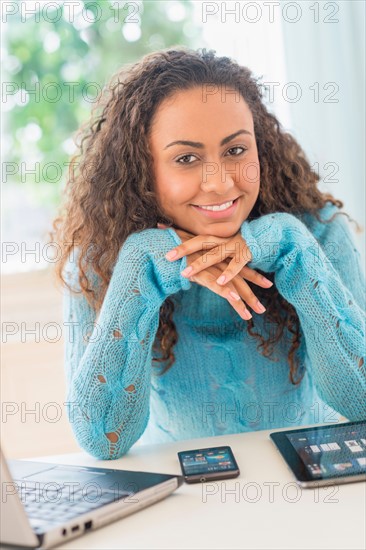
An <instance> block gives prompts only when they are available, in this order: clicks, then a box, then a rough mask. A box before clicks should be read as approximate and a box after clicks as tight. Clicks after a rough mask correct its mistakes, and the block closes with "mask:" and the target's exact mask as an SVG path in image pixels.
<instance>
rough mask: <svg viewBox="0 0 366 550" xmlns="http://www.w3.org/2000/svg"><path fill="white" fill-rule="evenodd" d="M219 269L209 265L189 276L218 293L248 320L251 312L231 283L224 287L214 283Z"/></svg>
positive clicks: (191, 279)
mask: <svg viewBox="0 0 366 550" xmlns="http://www.w3.org/2000/svg"><path fill="white" fill-rule="evenodd" d="M219 273H220V271H219V270H218V269H216V268H215V267H211V268H210V269H209V270H206V271H201V272H200V273H197V274H196V275H194V276H193V277H190V279H189V280H190V281H193V282H195V283H198V284H200V285H201V286H204V287H206V288H208V289H209V290H211V291H212V292H214V293H215V294H218V295H219V296H221V297H222V298H225V299H226V300H228V302H229V303H230V305H231V306H232V307H233V308H234V309H235V311H236V312H237V313H238V314H239V315H240V317H242V318H243V319H245V320H246V321H248V320H249V319H251V318H252V315H251V313H250V312H249V311H248V309H247V307H246V305H245V304H244V302H243V301H242V300H241V299H240V296H239V295H238V294H237V292H236V289H235V287H234V285H233V284H232V283H228V284H227V285H226V286H225V287H222V286H220V285H218V284H217V283H216V278H217V276H218V275H219ZM230 292H234V293H235V294H236V295H237V296H238V298H239V299H237V298H235V297H233V296H232V295H231V294H230Z"/></svg>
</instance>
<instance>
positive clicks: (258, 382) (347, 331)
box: [64, 203, 366, 459]
mask: <svg viewBox="0 0 366 550" xmlns="http://www.w3.org/2000/svg"><path fill="white" fill-rule="evenodd" d="M337 211H338V209H337V207H336V206H334V205H332V204H331V203H329V204H327V205H326V206H325V207H324V208H323V209H322V211H321V212H320V213H321V216H322V218H323V219H329V218H330V217H331V216H332V214H333V213H334V212H337ZM241 234H242V236H243V238H244V239H245V241H246V242H247V244H248V246H249V249H250V250H251V252H252V255H253V258H252V261H251V262H250V263H249V264H248V265H249V266H250V267H252V268H253V269H260V270H262V271H264V272H266V273H274V280H275V284H276V286H277V288H278V290H279V292H280V294H281V295H282V296H283V297H284V298H285V299H286V300H287V301H288V302H289V303H291V304H292V305H293V306H294V308H295V309H296V312H297V314H298V316H299V319H300V325H301V345H300V347H299V348H298V350H297V352H296V356H297V358H298V360H299V365H300V372H303V373H304V378H303V379H302V381H301V383H300V385H298V386H294V385H293V384H291V382H290V380H289V376H288V374H289V364H288V361H287V355H288V351H289V349H290V347H291V336H292V335H291V334H290V333H289V332H288V331H287V329H285V331H284V335H283V339H282V340H281V342H280V343H279V344H278V345H277V346H276V347H275V351H274V354H273V357H272V360H271V359H269V358H266V357H263V355H262V354H261V353H260V351H258V349H257V346H258V344H259V341H258V340H257V339H254V338H253V337H252V336H250V335H249V334H248V333H247V329H246V323H247V322H246V321H245V320H243V319H241V317H240V316H239V315H238V314H237V313H236V311H235V310H234V309H233V308H232V306H231V305H230V304H229V303H228V301H227V300H226V299H224V298H222V297H221V296H219V295H217V294H215V293H214V292H212V291H211V290H209V289H207V288H205V287H202V286H200V285H199V284H197V283H193V282H190V281H189V280H188V279H186V278H184V277H182V276H181V275H180V272H181V271H182V270H183V269H184V268H185V267H186V265H187V260H186V257H183V258H182V259H179V260H176V261H173V262H169V261H168V260H166V259H165V254H166V252H168V250H171V249H172V248H174V247H175V246H176V245H177V244H180V243H181V240H180V238H179V236H178V235H177V233H176V232H175V231H174V230H173V229H171V228H170V229H165V230H162V229H146V230H144V231H140V232H136V233H133V234H131V235H129V237H128V238H127V239H126V241H125V243H124V244H123V246H122V247H121V250H120V252H119V255H118V257H117V260H116V263H115V266H114V269H113V273H112V277H111V280H110V283H109V286H108V289H107V292H106V295H105V298H104V301H103V304H102V307H101V309H100V312H99V314H98V316H97V317H96V316H95V313H94V312H93V310H92V308H91V307H90V306H89V305H88V303H87V301H86V299H85V298H84V296H83V295H82V294H81V293H80V292H79V293H75V292H69V291H68V290H65V291H64V324H65V326H67V327H68V328H69V331H68V337H67V338H65V369H66V378H67V387H68V391H67V403H68V405H67V410H68V416H69V420H70V422H71V425H72V428H73V431H74V433H75V436H76V438H77V440H78V442H79V444H80V445H81V447H82V448H83V449H85V450H86V451H87V452H89V453H90V454H92V455H93V456H95V457H97V458H100V459H114V458H118V457H120V456H122V455H123V454H125V453H126V452H127V451H128V450H129V449H130V448H131V446H132V445H133V444H134V443H135V442H136V441H137V440H140V441H141V442H142V443H159V442H167V441H175V440H182V439H191V438H196V437H206V436H214V435H223V434H230V433H239V432H247V431H252V430H262V429H271V428H272V429H275V428H281V427H285V426H290V427H295V426H299V425H304V424H314V423H324V422H325V423H332V422H337V421H338V420H339V418H340V416H341V415H343V416H345V417H346V418H347V419H349V420H359V419H364V418H366V369H365V367H366V365H365V302H366V298H365V286H366V285H365V275H364V272H363V270H362V268H361V262H360V253H359V252H358V250H357V248H356V246H355V243H354V240H353V238H352V235H351V232H350V227H349V222H348V220H347V218H346V217H345V216H343V215H337V216H336V217H335V218H334V220H333V221H332V222H331V223H330V224H322V223H319V222H318V221H317V220H316V218H315V217H314V216H311V215H310V214H303V215H301V216H297V217H296V216H294V215H292V214H288V213H282V212H277V213H274V214H267V215H264V216H262V217H261V218H259V219H257V220H253V221H250V222H248V221H245V222H244V223H243V224H242V226H241ZM76 257H77V252H76V253H75V254H74V258H72V257H71V256H70V258H69V260H68V263H67V264H66V267H65V271H64V274H65V277H66V278H67V280H68V281H69V282H70V283H71V285H72V286H73V288H75V289H76V290H78V289H79V290H80V287H79V282H78V281H79V279H78V267H77V262H76ZM93 281H94V283H93V284H96V285H97V284H98V280H97V278H95V277H94V279H93ZM167 297H170V298H171V299H172V300H173V302H174V304H175V311H174V315H173V320H174V322H175V325H176V329H177V333H178V342H177V343H176V345H175V346H174V353H175V357H176V360H175V363H174V364H173V366H172V367H171V368H170V369H169V370H168V371H167V372H166V373H165V374H164V375H162V376H157V372H158V370H159V368H158V367H156V366H155V365H154V364H153V358H154V353H155V352H153V350H152V347H153V343H154V340H155V338H156V332H157V329H158V324H159V310H160V307H161V305H162V304H163V302H164V300H165V299H166V298H167ZM252 315H253V319H254V323H255V329H256V332H260V333H261V334H262V335H263V336H264V337H265V339H267V338H266V335H267V337H268V335H270V334H271V332H270V331H271V330H272V331H273V326H271V324H270V323H268V321H266V313H264V314H261V315H259V314H257V313H255V312H254V311H252Z"/></svg>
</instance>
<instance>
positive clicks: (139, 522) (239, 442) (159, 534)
mask: <svg viewBox="0 0 366 550" xmlns="http://www.w3.org/2000/svg"><path fill="white" fill-rule="evenodd" d="M270 431H274V430H268V431H267V430H264V431H257V432H253V433H244V434H235V435H224V436H219V437H212V438H207V439H193V440H190V441H179V442H175V443H169V444H164V445H149V446H147V445H146V446H137V447H136V448H132V449H131V450H130V451H129V453H128V454H127V455H126V456H124V457H122V458H121V459H119V460H114V461H98V460H95V459H93V458H92V457H91V456H89V455H87V454H86V453H77V454H68V455H59V456H51V457H42V458H40V459H39V460H43V461H48V462H60V463H64V464H77V465H82V466H99V467H103V468H108V467H110V468H121V469H127V470H146V471H151V472H161V473H168V474H180V473H181V472H180V467H179V463H178V458H177V452H178V451H183V450H189V449H195V448H204V447H211V446H215V445H230V446H231V448H232V450H233V452H234V455H235V457H236V459H237V462H238V465H239V468H240V471H241V475H240V476H239V477H238V478H233V479H228V480H222V481H216V482H209V483H205V484H194V485H188V484H186V483H184V484H183V485H182V486H181V487H180V488H178V489H177V490H176V491H175V492H174V493H173V494H172V495H170V496H169V497H167V498H166V499H165V500H163V501H161V502H159V503H156V504H153V505H152V506H150V507H148V508H146V509H144V510H141V511H140V512H137V513H135V514H132V515H131V516H128V517H126V518H124V519H121V520H120V521H117V522H115V523H112V524H110V525H108V526H105V527H103V528H101V529H99V530H96V531H94V532H91V533H88V534H87V535H84V536H82V537H80V538H78V539H75V540H73V541H71V542H69V543H68V544H64V545H62V546H59V547H58V548H65V549H71V548H73V549H74V548H75V549H81V548H82V549H84V550H85V549H86V548H88V549H96V548H98V549H99V548H100V549H103V550H104V549H114V548H120V549H122V548H123V549H134V548H139V549H155V548H156V549H178V548H179V549H184V550H186V549H196V548H197V549H198V548H199V549H206V548H207V549H210V550H211V549H236V548H240V549H242V548H248V549H251V550H252V549H261V550H264V549H278V550H285V549H291V550H295V549H301V550H310V549H314V550H320V549H324V548H327V549H331V550H336V549H341V548H342V549H347V550H348V549H352V550H356V549H364V548H365V546H366V482H357V483H350V484H345V485H336V486H334V485H333V486H331V487H326V488H317V489H301V488H300V487H298V486H297V485H296V484H295V482H294V479H293V477H292V474H291V472H290V471H289V470H288V469H287V466H286V464H285V462H284V461H283V459H282V457H281V455H280V454H279V452H277V450H276V447H275V446H274V444H273V443H272V441H271V440H270V439H269V433H270ZM276 431H277V430H276ZM33 460H38V459H33ZM225 489H226V491H233V492H232V493H229V492H227V494H226V495H225ZM213 493H214V494H213Z"/></svg>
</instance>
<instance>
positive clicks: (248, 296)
mask: <svg viewBox="0 0 366 550" xmlns="http://www.w3.org/2000/svg"><path fill="white" fill-rule="evenodd" d="M228 284H233V285H234V287H235V289H236V292H237V293H238V294H239V296H240V297H241V298H242V300H244V301H245V303H246V304H248V306H250V307H251V308H252V309H253V311H255V312H256V313H259V314H262V313H264V312H265V311H266V308H265V307H264V305H263V304H262V303H261V302H260V301H259V300H258V298H257V297H256V295H255V294H254V292H253V291H252V289H251V288H250V286H249V285H248V284H247V283H246V282H245V281H244V279H242V278H241V277H239V276H236V277H235V278H234V279H232V281H231V282H230V283H228ZM219 286H220V285H219Z"/></svg>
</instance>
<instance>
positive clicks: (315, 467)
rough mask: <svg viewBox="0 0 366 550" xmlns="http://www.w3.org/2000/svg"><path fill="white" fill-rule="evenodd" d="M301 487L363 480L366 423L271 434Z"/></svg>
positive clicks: (334, 425)
mask: <svg viewBox="0 0 366 550" xmlns="http://www.w3.org/2000/svg"><path fill="white" fill-rule="evenodd" d="M270 438H271V439H272V441H273V443H274V444H275V445H276V447H277V449H278V450H279V451H280V453H281V454H282V456H283V458H284V459H285V461H286V462H287V464H288V466H289V467H290V469H291V471H292V472H293V474H294V476H295V478H296V481H297V483H298V484H299V485H300V486H301V487H314V486H319V485H329V484H330V483H332V484H333V483H350V482H352V481H361V480H366V421H365V420H359V421H357V422H342V423H338V424H327V425H324V426H316V427H313V428H300V429H299V428H298V429H296V430H284V431H282V432H272V433H271V434H270Z"/></svg>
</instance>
